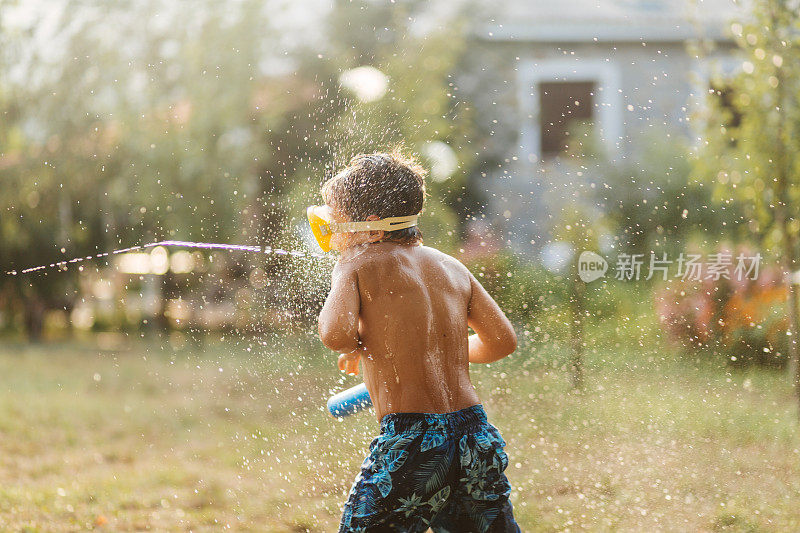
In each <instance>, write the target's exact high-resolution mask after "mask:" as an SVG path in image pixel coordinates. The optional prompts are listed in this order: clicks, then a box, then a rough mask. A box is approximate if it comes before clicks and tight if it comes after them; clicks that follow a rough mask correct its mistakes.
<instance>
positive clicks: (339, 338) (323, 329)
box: [319, 322, 358, 353]
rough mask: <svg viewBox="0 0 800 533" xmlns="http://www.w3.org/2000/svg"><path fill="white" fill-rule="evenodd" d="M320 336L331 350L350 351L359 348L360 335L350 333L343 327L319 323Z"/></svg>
mask: <svg viewBox="0 0 800 533" xmlns="http://www.w3.org/2000/svg"><path fill="white" fill-rule="evenodd" d="M319 338H320V340H321V341H322V344H324V345H325V346H326V347H327V348H328V349H329V350H332V351H334V352H338V353H349V352H352V351H353V350H355V349H356V348H358V335H357V334H350V333H348V332H346V331H344V330H343V329H342V328H338V327H335V326H331V325H328V324H323V323H322V322H320V324H319Z"/></svg>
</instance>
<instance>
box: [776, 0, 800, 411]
mask: <svg viewBox="0 0 800 533" xmlns="http://www.w3.org/2000/svg"><path fill="white" fill-rule="evenodd" d="M770 8H771V9H770V20H771V22H772V27H773V28H776V27H777V26H778V23H779V20H778V18H779V17H778V13H777V12H776V10H778V9H781V6H780V4H777V5H776V4H771V6H770ZM775 77H776V78H777V80H778V85H777V87H776V93H775V101H776V104H777V106H776V107H777V128H776V132H775V134H776V138H777V141H778V142H777V143H776V154H775V196H776V198H775V221H776V222H777V224H778V227H779V228H780V231H781V235H782V247H783V250H782V251H783V254H782V255H783V257H782V261H781V263H782V265H781V266H782V270H783V279H784V283H786V284H787V288H788V291H787V297H786V307H787V309H786V311H787V316H788V319H789V331H788V332H787V333H788V334H789V365H788V370H789V377H790V379H791V380H792V384H793V386H794V389H795V394H796V396H797V402H798V407H799V408H800V346H799V345H798V339H797V335H798V325H799V323H800V317H798V294H797V288H796V286H795V283H794V272H795V270H796V269H797V246H796V244H797V243H796V239H795V237H794V235H793V233H792V232H791V230H790V227H789V218H788V217H787V203H788V202H789V194H788V190H789V179H790V177H791V173H792V170H791V168H790V164H789V153H790V150H792V149H793V145H792V139H791V135H788V134H787V124H786V121H787V112H788V109H787V104H788V103H789V99H787V97H786V79H785V76H784V71H783V68H781V67H779V66H776V68H775ZM798 416H799V417H800V411H798Z"/></svg>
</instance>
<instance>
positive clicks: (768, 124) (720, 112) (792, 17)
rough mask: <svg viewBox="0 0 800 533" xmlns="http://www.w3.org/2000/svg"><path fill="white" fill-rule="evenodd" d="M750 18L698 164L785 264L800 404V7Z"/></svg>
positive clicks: (783, 2)
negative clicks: (738, 63)
mask: <svg viewBox="0 0 800 533" xmlns="http://www.w3.org/2000/svg"><path fill="white" fill-rule="evenodd" d="M752 15H753V16H752V19H751V20H748V21H744V22H736V23H734V24H733V25H732V26H731V29H732V32H733V34H734V36H735V37H736V41H737V44H738V46H739V52H740V54H741V56H742V60H743V63H742V72H741V73H740V74H738V75H737V76H735V77H734V78H733V79H731V80H728V81H727V90H726V94H725V96H726V100H727V101H723V100H722V99H721V98H712V101H711V106H710V110H711V111H710V120H709V121H708V131H707V132H706V139H705V144H704V146H703V147H702V148H701V150H699V151H698V153H697V157H696V159H695V161H694V167H695V169H696V170H697V171H698V173H699V174H701V175H703V176H705V178H706V180H707V181H708V182H709V183H712V184H714V186H715V188H716V195H717V197H718V198H719V199H721V200H722V201H723V203H724V204H726V205H731V204H741V205H743V206H744V209H745V213H744V220H746V223H744V224H741V225H740V226H741V227H740V230H741V232H742V233H743V234H745V235H748V236H753V237H755V238H757V239H758V240H759V241H760V242H761V243H762V248H763V250H764V252H765V254H769V255H771V256H772V258H773V259H776V260H779V261H780V263H781V266H782V269H783V278H784V283H785V284H786V285H787V294H788V297H787V301H786V312H787V316H788V319H789V331H788V332H787V334H788V335H789V336H790V342H789V357H790V364H789V365H788V367H789V372H790V376H791V379H792V380H793V383H794V386H795V390H796V393H797V399H798V402H800V345H798V338H797V337H798V334H800V331H799V330H798V325H799V323H800V320H798V294H797V286H796V285H795V283H793V280H792V274H793V273H794V272H795V271H797V269H798V232H800V217H798V212H800V149H798V144H797V136H798V134H800V104H798V98H797V95H798V94H800V7H799V6H798V3H797V2H796V1H793V0H792V1H790V0H757V1H756V2H754V4H753V12H752ZM726 104H727V105H726ZM733 115H735V120H732V118H733Z"/></svg>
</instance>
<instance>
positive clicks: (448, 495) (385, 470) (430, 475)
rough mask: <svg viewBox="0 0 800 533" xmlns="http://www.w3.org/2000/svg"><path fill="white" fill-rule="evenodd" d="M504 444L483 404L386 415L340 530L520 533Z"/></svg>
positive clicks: (352, 493)
mask: <svg viewBox="0 0 800 533" xmlns="http://www.w3.org/2000/svg"><path fill="white" fill-rule="evenodd" d="M505 444H506V443H505V441H504V440H503V438H502V437H501V436H500V433H499V432H498V431H497V428H495V427H494V426H492V425H491V424H490V423H489V422H488V421H487V420H486V413H485V412H484V410H483V407H482V406H480V405H474V406H472V407H468V408H466V409H462V410H460V411H456V412H453V413H444V414H428V413H392V414H389V415H386V416H384V417H383V418H382V419H381V433H380V435H379V436H378V437H377V438H375V440H373V441H372V444H370V447H369V449H370V454H369V456H368V457H367V458H366V459H365V460H364V464H362V465H361V472H360V473H359V474H358V476H356V480H355V484H354V485H353V488H352V489H351V490H350V495H349V496H348V499H347V503H346V504H345V507H344V514H343V516H342V523H341V527H340V529H339V531H340V533H342V532H361V531H365V532H366V531H373V532H384V531H404V532H405V531H409V532H424V531H426V530H427V529H428V528H431V529H433V531H434V532H436V533H439V532H454V533H455V532H458V533H470V532H478V533H485V532H487V531H489V532H509V531H510V532H517V533H518V532H519V526H517V523H516V522H515V521H514V514H513V510H512V507H511V502H510V501H508V496H509V494H510V493H511V485H510V484H509V482H508V479H507V478H506V476H505V474H503V471H504V470H505V469H506V467H507V466H508V456H507V455H506V453H505V452H504V451H503V447H504V446H505Z"/></svg>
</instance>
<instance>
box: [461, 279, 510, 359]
mask: <svg viewBox="0 0 800 533" xmlns="http://www.w3.org/2000/svg"><path fill="white" fill-rule="evenodd" d="M469 279H470V283H471V284H472V296H470V300H469V312H468V314H467V324H468V325H469V327H471V328H472V329H473V331H475V334H474V335H470V336H469V362H470V363H492V362H494V361H497V360H498V359H502V358H503V357H505V356H507V355H509V354H510V353H512V352H513V351H514V350H516V349H517V334H516V333H514V327H513V326H512V325H511V321H509V320H508V318H507V317H506V315H505V314H504V313H503V311H502V310H501V309H500V306H498V305H497V302H495V301H494V299H493V298H492V297H491V296H489V293H488V292H486V289H484V288H483V285H481V284H480V283H479V282H478V280H477V279H475V276H473V275H472V274H470V275H469Z"/></svg>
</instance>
